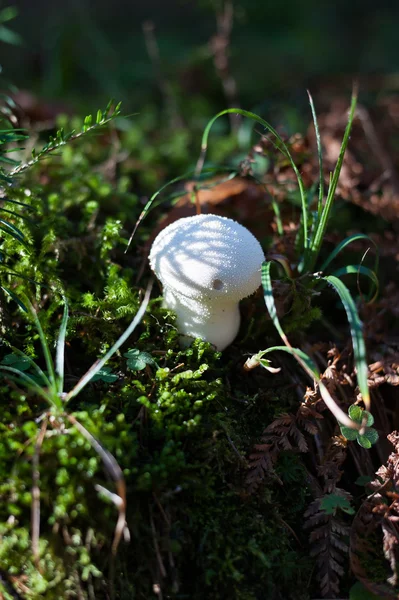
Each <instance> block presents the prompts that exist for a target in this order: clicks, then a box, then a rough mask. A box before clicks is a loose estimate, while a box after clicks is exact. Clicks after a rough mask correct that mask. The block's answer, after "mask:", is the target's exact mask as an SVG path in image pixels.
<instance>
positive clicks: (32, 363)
mask: <svg viewBox="0 0 399 600" xmlns="http://www.w3.org/2000/svg"><path fill="white" fill-rule="evenodd" d="M11 350H12V351H13V352H14V354H18V356H21V357H22V358H24V359H25V360H27V361H28V362H29V364H30V366H31V367H32V369H34V370H35V371H36V373H37V374H38V376H39V378H40V379H42V380H43V383H44V384H45V385H46V386H48V387H49V388H50V387H51V384H50V381H49V378H48V377H47V375H46V374H45V372H44V371H42V369H41V368H40V367H39V365H38V364H36V363H35V361H34V360H33V359H32V358H31V357H30V356H28V355H27V354H25V352H22V350H19V348H15V347H14V346H11Z"/></svg>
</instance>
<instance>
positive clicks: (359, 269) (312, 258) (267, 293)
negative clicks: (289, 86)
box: [128, 87, 379, 429]
mask: <svg viewBox="0 0 399 600" xmlns="http://www.w3.org/2000/svg"><path fill="white" fill-rule="evenodd" d="M309 101H310V106H311V111H312V115H313V122H314V127H315V131H316V140H317V148H318V158H319V167H320V168H319V194H318V198H317V203H316V207H314V206H313V196H314V190H313V189H311V190H306V189H305V186H304V183H303V180H302V176H301V173H300V171H299V170H298V168H297V166H296V164H295V161H294V159H293V157H292V155H291V153H290V151H289V148H288V146H287V145H286V143H285V142H284V140H283V139H282V137H281V136H280V135H279V133H278V132H277V131H276V130H275V129H274V128H273V127H272V126H271V125H270V124H269V123H268V122H267V121H265V120H264V119H262V118H261V117H259V116H258V115H256V114H254V113H252V112H249V111H246V110H242V109H238V108H237V109H236V108H230V109H226V110H223V111H221V112H220V113H218V114H217V115H215V116H214V117H213V118H212V119H211V120H210V121H209V123H208V125H207V126H206V128H205V130H204V133H203V137H202V144H201V154H200V157H199V159H198V162H197V166H196V169H195V171H194V172H191V173H186V174H185V175H183V176H181V177H177V178H175V179H173V180H172V181H170V182H168V183H167V184H166V185H165V186H163V187H162V188H161V189H160V190H159V191H158V192H156V193H155V194H153V196H152V197H151V198H150V200H149V201H148V202H147V204H146V206H145V207H144V209H143V211H142V213H141V215H140V217H139V219H138V221H137V223H136V226H135V228H134V230H133V233H132V236H131V238H130V240H129V244H130V242H131V240H132V237H133V235H134V233H135V231H136V230H137V227H138V225H139V224H140V223H141V221H142V220H143V219H144V217H145V216H146V215H147V214H148V212H149V211H150V210H151V208H152V207H153V205H154V202H155V200H156V198H157V196H158V195H159V194H160V193H161V192H162V191H163V190H164V189H165V188H166V187H167V186H169V185H171V184H174V183H177V182H179V181H182V180H184V179H186V178H187V177H194V179H196V180H197V181H198V188H197V189H199V188H200V187H203V185H204V183H203V181H202V180H203V177H204V175H207V176H208V177H209V175H211V174H212V175H214V174H215V173H216V172H217V171H216V170H215V169H214V168H213V167H206V168H204V164H205V157H206V153H207V149H208V138H209V134H210V131H211V129H212V126H213V125H214V123H215V121H217V119H219V118H220V117H222V116H225V115H229V114H233V113H236V114H239V115H242V116H243V117H247V118H249V119H251V120H253V121H255V122H257V123H259V124H260V125H262V126H263V127H264V128H265V129H266V130H267V131H268V132H269V133H270V134H271V136H272V138H271V141H272V143H273V145H274V146H275V148H276V150H278V151H279V152H281V153H282V154H283V155H284V156H285V157H286V159H287V160H288V162H289V164H290V166H291V167H292V169H293V171H294V173H295V176H296V179H297V183H298V189H299V195H300V201H301V219H300V227H299V232H298V236H297V240H296V252H297V262H296V264H295V265H292V264H291V263H290V261H289V259H288V258H287V257H285V256H281V255H279V256H269V257H267V260H266V261H265V263H264V264H263V267H262V285H263V290H264V299H265V304H266V307H267V310H268V312H269V315H270V317H271V319H272V321H273V323H274V325H275V327H276V329H277V331H278V333H279V335H280V337H281V339H282V340H283V342H284V344H285V346H284V347H277V346H276V347H273V348H269V349H268V350H266V351H262V352H260V353H258V354H256V355H255V356H254V362H253V365H255V363H257V362H258V364H261V365H262V366H265V365H264V364H262V360H261V359H262V357H263V356H264V355H265V354H267V353H269V352H271V351H274V350H284V351H288V352H289V353H290V354H291V355H292V356H293V357H294V358H295V359H296V360H297V361H298V362H299V364H300V365H301V367H302V368H303V369H304V370H305V372H306V373H308V375H309V376H310V377H311V378H312V379H315V380H316V381H317V383H318V384H319V388H320V392H321V394H322V397H323V400H324V401H325V402H326V404H327V406H328V408H329V409H330V410H331V411H332V412H333V414H334V415H335V417H336V418H337V419H338V420H339V421H340V422H341V423H343V424H344V425H345V426H347V427H352V428H354V429H359V427H360V426H359V424H358V423H356V422H355V421H353V420H352V419H351V418H350V417H348V415H347V414H346V413H345V412H344V411H343V410H342V409H340V407H339V406H338V405H337V404H336V402H335V401H334V399H333V398H332V396H331V394H330V393H329V391H328V390H327V388H326V387H325V386H324V385H323V384H322V382H321V380H320V375H319V372H318V369H317V367H316V366H315V364H314V362H313V361H312V360H311V358H310V357H309V356H307V355H306V354H305V353H304V352H303V351H301V350H299V349H297V348H293V347H292V346H291V344H290V342H289V340H288V338H287V335H286V334H285V332H284V330H283V328H282V326H281V324H280V321H279V319H278V316H277V309H276V305H275V301H274V296H273V282H272V276H271V269H272V265H274V264H277V265H278V266H279V267H280V269H282V272H283V283H287V284H288V285H289V287H290V288H292V289H293V290H295V292H296V294H295V295H296V296H297V298H298V292H297V288H298V285H299V284H300V286H302V289H303V293H304V294H305V295H306V297H312V296H314V295H316V294H319V293H320V291H321V290H323V289H324V288H325V287H326V286H330V287H332V288H333V289H334V290H335V292H336V293H337V294H338V296H339V298H340V300H341V302H342V304H343V306H344V308H345V311H346V314H347V318H348V322H349V326H350V332H351V336H352V343H353V352H354V362H355V366H356V375H357V381H358V385H359V390H360V392H361V394H362V397H363V401H364V403H365V406H366V408H367V409H369V408H370V394H369V389H368V385H367V362H366V349H365V343H364V339H363V333H362V323H361V320H360V317H359V314H358V311H357V308H356V304H355V301H354V300H353V298H352V296H351V293H350V291H349V289H348V288H347V287H346V285H345V284H344V283H343V282H342V281H341V279H340V278H341V277H342V276H344V275H350V274H352V275H353V274H355V275H357V276H359V275H363V276H365V277H367V278H368V279H369V280H370V281H371V284H372V286H373V294H372V299H373V298H375V297H376V295H377V293H378V287H379V284H378V277H377V275H376V271H377V268H378V257H377V258H376V261H375V266H374V269H370V268H368V267H366V266H364V265H363V264H356V265H347V266H345V267H343V268H340V269H336V270H335V271H333V272H332V273H331V274H329V275H325V272H326V271H327V270H328V269H329V267H330V265H331V263H332V262H333V260H334V259H335V258H336V257H337V256H338V255H339V254H340V253H341V252H342V251H343V250H344V249H345V248H346V247H347V246H348V245H350V244H352V243H353V242H355V241H358V240H367V241H368V242H370V243H372V244H373V245H374V246H375V244H374V242H373V241H372V240H371V239H370V238H369V237H368V236H367V235H365V234H362V233H359V234H355V235H352V236H350V237H348V238H346V239H345V240H343V241H342V242H341V243H340V244H338V246H337V247H336V248H335V250H334V251H332V252H331V253H330V255H329V256H328V257H327V259H326V260H324V261H323V263H322V264H321V265H320V266H318V267H317V271H315V268H316V265H317V262H318V259H319V255H320V251H321V247H322V244H323V240H324V237H325V233H326V230H327V225H328V222H329V219H330V216H331V210H332V207H333V204H334V199H335V193H336V189H337V185H338V180H339V176H340V172H341V168H342V164H343V160H344V156H345V151H346V148H347V145H348V141H349V137H350V132H351V128H352V123H353V120H354V116H355V110H356V104H357V88H356V87H355V88H354V90H353V94H352V100H351V106H350V111H349V118H348V123H347V126H346V129H345V133H344V137H343V140H342V145H341V149H340V153H339V157H338V161H337V164H336V166H335V169H334V172H333V173H332V174H331V176H330V182H329V186H328V189H327V191H326V193H325V189H324V172H323V156H322V147H321V140H320V134H319V128H318V123H317V118H316V112H315V107H314V104H313V99H312V97H311V95H310V94H309ZM235 174H236V172H234V171H232V170H231V169H230V176H231V177H234V176H235ZM194 196H195V194H194ZM194 200H195V198H194ZM275 208H276V207H275ZM276 217H278V218H279V215H278V214H276ZM279 232H280V234H282V229H281V228H279ZM129 244H128V245H129ZM305 305H307V304H306V302H304V311H305ZM247 368H248V361H247ZM267 368H269V369H270V364H269V363H268V367H267Z"/></svg>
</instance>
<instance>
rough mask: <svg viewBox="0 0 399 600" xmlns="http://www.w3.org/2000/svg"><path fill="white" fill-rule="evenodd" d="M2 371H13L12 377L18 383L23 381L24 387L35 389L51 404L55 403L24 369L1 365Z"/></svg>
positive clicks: (0, 369)
mask: <svg viewBox="0 0 399 600" xmlns="http://www.w3.org/2000/svg"><path fill="white" fill-rule="evenodd" d="M0 371H5V372H6V373H11V376H10V379H12V380H13V381H16V382H17V383H22V384H23V385H24V387H26V388H27V389H29V390H32V391H34V392H35V393H36V394H38V395H39V396H41V397H42V398H44V399H45V400H46V401H47V402H48V403H49V404H52V405H54V401H53V399H52V397H51V395H50V394H48V393H47V392H46V391H45V390H44V389H43V388H42V387H40V385H39V384H38V383H36V381H33V379H31V378H30V377H29V375H27V374H26V373H23V372H22V371H18V369H14V368H13V367H6V366H3V365H0Z"/></svg>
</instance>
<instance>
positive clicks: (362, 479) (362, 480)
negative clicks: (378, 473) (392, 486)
mask: <svg viewBox="0 0 399 600" xmlns="http://www.w3.org/2000/svg"><path fill="white" fill-rule="evenodd" d="M374 479H375V478H374V477H371V476H370V475H359V477H358V478H357V479H356V481H355V484H356V485H360V486H365V485H367V484H368V483H371V482H372V481H374Z"/></svg>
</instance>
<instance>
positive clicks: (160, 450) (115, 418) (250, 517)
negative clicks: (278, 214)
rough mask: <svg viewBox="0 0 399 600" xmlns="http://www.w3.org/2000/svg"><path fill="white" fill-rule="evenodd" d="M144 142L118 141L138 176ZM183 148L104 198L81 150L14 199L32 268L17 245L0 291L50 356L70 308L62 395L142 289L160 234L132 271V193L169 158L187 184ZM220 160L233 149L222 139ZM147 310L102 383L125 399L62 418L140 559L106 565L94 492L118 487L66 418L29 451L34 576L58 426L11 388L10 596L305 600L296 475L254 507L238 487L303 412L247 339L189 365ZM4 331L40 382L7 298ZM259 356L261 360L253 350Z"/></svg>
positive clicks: (194, 355) (93, 393)
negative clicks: (283, 417) (112, 469)
mask: <svg viewBox="0 0 399 600" xmlns="http://www.w3.org/2000/svg"><path fill="white" fill-rule="evenodd" d="M134 132H135V130H134V128H133V127H132V128H131V129H130V130H129V131H128V132H126V133H125V134H123V136H124V137H125V143H128V144H129V143H130V144H131V145H130V146H129V145H128V146H127V147H128V148H130V150H132V149H133V148H135V149H137V150H138V155H139V157H141V158H142V157H143V156H144V151H145V150H146V151H147V152H149V151H150V150H151V147H150V145H149V144H145V143H144V146H145V147H142V145H143V141H142V138H140V143H138V141H137V139H135V136H134V135H133V134H134ZM141 135H142V136H144V137H145V131H144V132H143V131H142V132H141ZM129 136H131V137H132V139H131V140H130V142H126V139H128V138H129ZM136 137H137V136H136ZM188 142H189V139H188V138H182V137H181V136H180V137H179V136H176V137H175V139H174V141H173V143H174V146H173V148H174V149H173V153H172V155H171V154H170V148H169V147H167V143H166V141H165V144H164V146H163V147H162V148H161V149H157V148H154V149H153V150H152V151H153V152H154V153H155V156H153V157H152V158H151V160H152V161H153V163H152V165H151V167H150V168H149V170H148V172H146V173H142V174H140V176H138V174H137V165H133V166H132V165H131V166H130V167H129V164H128V163H127V164H126V165H123V166H122V167H121V170H122V173H121V174H120V177H119V178H117V179H116V181H112V182H110V180H109V179H108V177H107V173H106V169H104V168H102V167H103V164H104V161H105V159H106V152H105V151H104V148H103V146H102V145H101V144H100V143H97V141H96V142H94V141H93V140H90V139H88V140H86V141H84V142H83V145H82V146H78V147H77V146H74V147H73V149H71V147H68V146H67V147H65V148H64V149H62V150H61V152H60V157H59V158H58V159H57V160H56V161H53V162H46V163H40V164H39V165H37V166H36V167H35V169H33V170H31V171H27V172H26V173H25V174H24V175H23V176H21V178H20V180H19V183H18V186H16V187H15V189H11V190H10V194H12V197H13V198H14V199H16V200H17V199H22V198H23V200H24V202H26V203H27V204H28V205H29V206H31V207H32V208H33V209H34V211H35V212H34V214H35V221H34V222H33V223H31V222H28V221H27V222H23V223H22V224H21V229H23V231H24V233H25V235H26V238H27V240H28V242H29V250H24V249H21V246H20V245H18V244H17V242H16V241H15V240H13V239H12V238H7V240H5V242H4V245H3V246H4V247H3V249H4V251H6V252H7V254H9V255H10V257H11V258H12V261H13V267H14V268H15V270H16V271H17V272H19V273H20V274H22V275H24V278H21V279H18V278H15V277H11V276H10V275H9V274H6V273H4V271H2V272H1V273H0V277H1V278H2V283H3V285H7V286H10V285H11V286H12V287H13V290H14V292H15V293H16V294H20V295H21V297H22V296H23V294H26V295H27V296H28V297H29V298H31V299H32V300H33V301H34V302H35V304H36V306H37V308H38V312H39V316H40V320H41V323H42V327H43V329H44V332H45V335H46V338H47V339H48V342H49V344H50V347H51V349H52V350H54V341H55V337H56V333H57V331H58V328H59V324H60V305H61V303H62V300H61V297H62V295H65V296H66V297H67V298H68V300H69V305H70V313H71V318H70V322H69V326H68V335H67V346H66V377H65V383H66V390H69V389H71V388H72V386H73V385H74V383H75V382H76V381H77V380H78V379H79V377H80V376H81V375H82V374H83V373H84V372H85V371H86V370H87V368H89V367H90V365H91V364H92V363H93V362H94V361H95V360H96V359H97V358H98V357H100V356H103V355H104V353H105V352H106V351H107V350H108V349H109V348H110V346H111V345H112V344H113V343H114V342H115V340H116V339H117V337H118V336H119V335H120V334H121V332H122V331H123V330H124V328H125V327H126V326H127V325H128V323H129V322H130V321H131V319H132V317H133V316H134V314H135V313H136V311H137V309H138V306H139V304H140V301H141V296H142V289H141V287H140V286H141V285H143V286H144V285H145V284H146V281H145V279H144V281H143V282H140V286H139V285H138V284H137V283H136V277H137V273H138V272H139V270H140V267H141V264H142V260H143V256H142V255H141V254H140V251H139V250H140V249H141V248H142V247H143V246H144V244H145V242H146V240H147V239H148V235H149V231H150V228H151V226H152V224H153V223H152V221H151V219H150V221H149V226H148V227H149V228H148V229H147V226H146V225H144V226H143V227H142V228H141V229H139V232H138V234H137V238H136V239H135V241H134V245H133V246H132V247H131V249H130V250H129V252H128V254H124V250H125V248H126V245H127V239H128V237H129V235H130V231H131V229H132V226H133V224H134V222H135V220H136V218H137V217H138V215H139V213H140V211H141V208H142V207H141V205H140V203H139V201H138V197H139V195H138V190H137V189H136V188H135V187H134V186H131V185H130V183H129V182H130V181H131V178H133V180H134V178H135V177H136V182H137V181H138V183H136V185H142V182H143V181H148V180H149V181H151V182H153V181H155V180H156V179H157V178H158V176H159V168H160V164H161V158H162V161H163V162H162V164H163V168H165V169H172V168H173V169H174V168H176V165H177V166H179V168H181V167H182V166H184V167H186V166H187V165H186V162H187V161H188V157H187V155H186V149H187V145H188ZM226 145H227V147H229V148H230V147H231V141H230V140H229V139H227V140H226ZM168 153H169V154H168ZM168 156H170V162H169V163H167V164H166V166H165V161H166V160H167V158H168ZM140 160H141V159H140ZM143 160H144V159H143ZM145 160H148V157H147V158H146V159H145ZM183 163H184V164H183ZM100 167H101V168H100ZM154 185H155V184H154ZM24 190H27V191H28V193H25V191H24ZM144 258H145V257H144ZM146 276H147V275H145V276H144V277H146ZM154 296H155V298H154V299H153V300H151V302H150V305H149V308H148V311H147V313H146V316H145V318H144V319H143V321H142V323H141V325H140V327H139V329H138V330H137V332H135V334H134V336H132V338H131V339H129V341H128V342H127V343H126V344H125V346H124V347H123V348H122V349H121V352H120V353H117V354H116V355H115V356H114V357H113V359H112V360H111V361H110V362H109V364H108V365H107V368H109V369H110V371H109V373H112V375H113V377H111V378H110V379H113V380H114V382H113V383H110V382H107V381H104V380H98V381H93V382H92V383H91V384H90V385H89V386H88V387H87V388H86V389H85V390H84V392H83V393H82V394H80V395H79V396H78V397H76V398H75V399H73V400H72V402H71V403H70V405H68V406H67V407H66V410H68V412H70V413H72V414H74V416H75V417H76V419H78V421H79V422H80V423H81V424H82V425H83V426H84V427H85V428H86V429H87V430H88V431H90V433H91V434H92V435H94V436H95V437H96V438H97V439H98V440H100V442H101V444H102V445H103V447H104V448H105V449H107V450H108V451H109V452H111V453H112V454H113V455H114V457H115V458H116V460H117V461H118V463H119V465H120V467H121V469H122V471H123V474H124V477H125V481H126V487H127V523H128V527H129V531H130V538H131V539H130V543H126V542H122V543H121V545H120V547H119V551H118V555H117V557H116V558H115V559H113V558H112V555H111V545H112V540H113V536H114V530H115V526H116V522H117V518H118V514H117V510H116V508H115V506H114V504H113V503H112V502H111V501H110V499H109V498H108V497H107V496H106V495H104V493H102V492H101V489H102V488H106V489H108V490H110V491H111V492H116V490H115V487H114V484H113V482H112V481H111V480H109V479H108V477H107V474H106V472H105V470H104V467H103V464H102V461H101V458H100V456H99V455H98V454H97V453H96V452H95V450H94V449H93V447H92V446H91V445H90V443H89V442H88V441H87V440H86V439H85V438H84V437H82V435H81V433H79V431H78V430H77V429H76V428H74V427H73V426H72V425H71V424H70V422H69V421H68V420H67V419H66V417H65V416H62V415H59V416H58V417H57V419H56V420H55V421H53V422H52V421H51V419H49V420H48V423H47V431H46V434H45V435H44V437H43V441H42V443H41V445H40V448H38V449H37V450H36V453H37V454H38V457H39V473H40V482H39V488H40V548H39V550H40V552H39V553H40V562H39V566H40V569H39V570H38V569H37V568H36V566H35V563H34V560H33V556H32V552H31V542H30V531H31V504H32V494H31V490H32V461H33V457H34V455H35V444H36V441H37V439H38V434H39V431H40V428H41V427H42V425H43V423H44V422H45V421H46V419H47V418H49V417H50V415H49V414H47V410H48V407H47V406H46V405H45V404H44V403H43V402H42V401H41V400H40V399H39V398H38V397H35V396H34V395H32V394H31V395H29V394H26V393H25V392H24V391H23V390H21V389H20V388H19V387H18V386H17V385H16V384H15V382H12V381H7V380H6V379H4V378H2V379H1V380H0V388H1V389H0V407H1V411H0V536H1V544H0V574H1V573H2V572H5V573H8V575H9V576H10V577H11V576H12V581H11V580H10V582H11V583H10V582H9V583H10V585H12V586H14V588H15V589H16V590H18V592H19V593H20V594H21V595H22V597H24V598H29V599H36V598H43V599H45V600H52V599H54V600H55V599H57V600H58V599H59V598H65V599H67V598H76V597H79V598H84V599H88V600H91V599H92V598H97V599H99V600H101V599H102V598H104V599H105V598H109V597H110V595H112V593H114V596H115V598H118V599H121V600H128V599H129V600H130V599H131V598H137V599H146V600H148V599H150V598H154V599H155V598H157V597H158V595H157V592H156V589H157V587H156V586H157V585H160V586H162V590H163V593H164V597H169V598H193V599H194V600H195V599H198V600H202V598H209V599H215V600H224V599H225V598H231V599H232V600H233V599H237V600H255V599H256V600H262V599H265V600H273V599H276V600H278V599H280V598H281V599H283V598H284V599H285V600H289V599H290V598H292V599H293V600H294V599H295V600H299V599H300V598H304V599H306V598H307V597H308V595H307V591H306V590H307V581H308V579H309V577H310V574H311V570H312V564H311V561H310V560H309V559H308V558H307V556H306V554H307V553H306V540H305V538H304V536H303V534H302V532H301V529H300V527H299V528H298V523H299V522H300V520H301V515H302V513H303V510H304V507H305V503H306V499H307V495H308V491H307V484H306V476H305V472H304V469H303V468H302V466H301V462H300V459H299V457H298V456H297V455H295V454H293V453H284V454H283V455H282V457H281V460H280V462H279V463H278V465H277V467H276V468H277V469H278V474H279V477H280V479H281V480H282V481H283V485H282V486H281V485H280V484H278V483H276V481H275V480H273V481H270V482H267V484H266V485H265V487H264V489H263V490H262V491H261V493H259V494H258V495H254V496H249V494H248V492H247V490H246V486H245V478H246V474H247V468H248V467H247V461H246V457H247V456H248V454H249V453H250V451H251V449H252V447H253V444H254V443H256V442H258V440H259V437H260V435H261V433H262V431H263V429H264V428H265V427H266V426H267V425H268V424H269V423H270V422H271V420H272V419H273V418H274V416H275V415H276V414H279V413H281V412H284V411H288V410H290V409H291V407H292V406H293V405H296V404H297V400H296V398H294V397H293V396H292V395H291V393H287V392H283V391H279V390H278V389H271V388H270V382H269V381H268V380H267V374H266V373H263V372H259V373H257V374H253V373H245V372H243V371H242V368H241V365H242V363H243V362H244V360H245V359H244V354H245V353H246V352H247V351H250V350H251V348H247V346H246V343H247V342H246V341H245V339H246V338H245V335H244V336H243V337H242V340H244V342H243V343H242V344H241V346H240V347H239V348H238V347H237V346H236V347H232V348H231V349H230V350H228V351H227V352H225V353H224V355H223V356H221V354H220V353H216V352H214V351H213V349H212V347H211V346H210V345H209V344H207V343H205V342H202V341H200V340H196V341H194V342H193V344H192V346H191V347H190V348H188V349H185V350H182V349H181V348H180V346H179V343H178V333H177V331H176V327H175V324H174V316H173V315H172V314H171V313H170V312H168V311H166V310H165V309H163V308H162V307H161V300H160V298H157V297H156V294H154ZM2 316H3V331H4V339H3V342H4V345H3V347H2V348H1V352H0V360H1V359H2V358H3V357H4V356H5V355H6V354H9V353H10V348H9V347H8V344H12V345H14V346H16V347H18V348H20V349H24V350H25V351H26V352H27V353H28V354H29V355H31V356H33V357H35V359H36V360H37V362H38V363H39V364H40V365H41V367H42V368H44V369H45V364H44V361H43V356H42V355H41V353H40V349H39V343H38V336H37V332H36V329H35V327H34V325H33V323H32V322H31V320H30V319H29V318H26V317H23V315H22V314H21V311H20V310H19V309H18V307H17V305H16V304H15V303H14V302H12V301H11V300H10V298H9V299H8V300H7V301H6V302H4V301H3V312H2ZM269 326H270V323H268V322H267V320H266V318H265V316H264V312H263V311H262V314H261V315H260V318H259V320H257V323H256V331H254V336H256V335H257V336H259V337H261V338H262V343H263V341H264V332H265V331H266V330H267V328H268V327H269ZM245 327H246V321H245V319H244V325H243V331H244V329H245ZM248 343H252V344H253V343H254V342H253V336H252V339H249V340H248ZM128 350H138V351H139V352H144V353H146V354H147V355H149V356H150V357H151V358H152V360H153V362H151V361H149V362H147V363H146V364H145V365H144V367H143V368H141V369H140V370H137V369H136V370H134V369H132V368H130V367H129V365H128V360H129V359H128V357H126V356H124V354H126V353H127V352H128ZM105 379H106V378H105ZM276 381H277V385H278V382H279V380H278V379H277V380H276ZM98 486H100V487H98ZM292 529H295V532H296V535H297V536H298V537H299V539H300V541H301V543H302V545H301V544H300V543H298V540H297V539H295V537H294V535H293V534H292ZM298 529H299V530H298ZM6 587H7V586H5V588H4V596H5V597H7V595H6V594H9V591H8V590H7V589H6ZM302 589H303V590H305V591H304V592H303V594H302V596H298V592H297V590H302ZM2 593H3V592H2Z"/></svg>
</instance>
